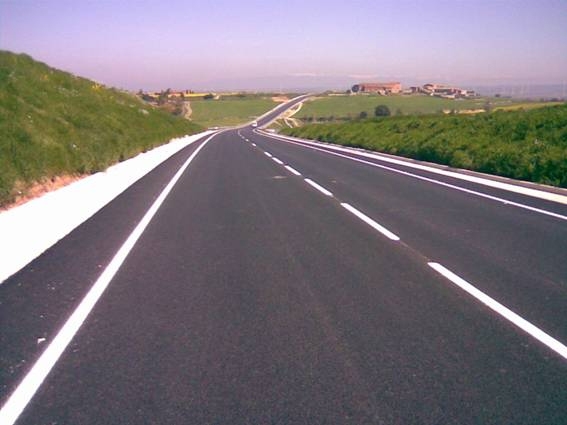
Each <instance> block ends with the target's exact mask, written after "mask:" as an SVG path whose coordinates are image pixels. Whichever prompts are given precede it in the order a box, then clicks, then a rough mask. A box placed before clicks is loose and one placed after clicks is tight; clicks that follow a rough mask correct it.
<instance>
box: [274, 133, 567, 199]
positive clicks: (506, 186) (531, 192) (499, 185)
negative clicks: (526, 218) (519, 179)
mask: <svg viewBox="0 0 567 425" xmlns="http://www.w3.org/2000/svg"><path fill="white" fill-rule="evenodd" d="M264 135H265V136H268V135H267V134H264ZM268 137H269V136H268ZM272 137H274V138H281V139H285V140H287V141H290V142H293V141H296V142H297V141H300V142H301V143H305V144H308V145H311V146H321V144H319V143H316V142H312V141H309V140H304V139H296V138H292V137H288V136H282V135H278V136H272ZM325 147H327V148H328V149H333V150H336V151H339V152H348V153H351V154H355V155H359V156H364V157H366V158H373V159H377V160H379V161H383V162H389V163H391V164H397V165H402V166H404V167H409V168H415V169H418V170H423V171H427V172H430V173H434V174H441V175H444V176H449V177H453V178H456V179H459V180H465V181H469V182H472V183H477V184H481V185H483V186H489V187H494V188H496V189H502V190H506V191H508V192H514V193H520V194H522V195H526V196H531V197H534V198H539V199H545V200H548V201H552V202H558V203H561V204H567V196H565V195H561V194H558V193H551V192H547V191H544V190H539V189H532V188H529V187H523V186H518V185H515V184H512V183H505V182H500V181H496V180H491V179H487V178H484V177H477V176H471V175H468V174H462V173H457V172H455V171H447V170H443V169H439V168H435V167H431V166H428V165H422V164H416V163H413V162H409V161H408V160H402V159H396V158H391V157H389V156H386V155H380V154H379V153H370V152H364V151H362V150H358V149H356V150H355V149H353V148H345V147H341V146H325Z"/></svg>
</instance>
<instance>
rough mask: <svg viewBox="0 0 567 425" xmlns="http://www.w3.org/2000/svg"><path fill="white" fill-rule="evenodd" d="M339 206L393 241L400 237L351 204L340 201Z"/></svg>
mask: <svg viewBox="0 0 567 425" xmlns="http://www.w3.org/2000/svg"><path fill="white" fill-rule="evenodd" d="M341 206H342V207H343V208H345V209H346V210H347V211H349V212H351V213H352V214H354V215H355V216H356V217H358V218H359V219H361V220H362V221H364V222H365V223H366V224H368V225H369V226H370V227H372V228H374V229H375V230H377V231H379V232H380V233H382V234H383V235H384V236H386V237H387V238H388V239H390V240H393V241H399V240H400V238H399V236H398V235H396V234H394V233H392V232H390V231H389V230H388V229H386V228H385V227H384V226H382V225H380V224H378V223H377V222H375V221H374V220H372V219H371V218H370V217H368V216H367V215H366V214H364V213H363V212H361V211H359V210H357V209H356V208H354V207H353V206H352V205H349V204H346V203H344V202H343V203H341Z"/></svg>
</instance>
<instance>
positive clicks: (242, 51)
mask: <svg viewBox="0 0 567 425" xmlns="http://www.w3.org/2000/svg"><path fill="white" fill-rule="evenodd" d="M0 49H4V50H10V51H14V52H24V53H27V54H30V55H31V56H33V57H34V58H36V59H38V60H41V61H44V62H46V63H48V64H49V65H52V66H55V67H57V68H61V69H64V70H67V71H71V72H73V73H75V74H78V75H82V76H85V77H88V78H92V79H95V80H98V81H101V82H103V83H105V84H108V85H113V86H117V87H122V88H127V89H132V90H135V89H138V88H143V89H159V88H164V87H172V88H180V89H184V88H194V89H228V88H234V89H265V88H271V89H277V88H282V89H286V88H287V89H289V88H298V87H302V86H305V87H329V88H333V87H335V88H340V87H342V86H346V87H348V86H349V85H350V84H352V83H355V82H358V81H363V80H399V81H402V83H404V84H405V85H408V84H416V83H424V82H427V81H439V82H451V83H456V84H474V85H482V84H506V83H508V84H538V83H550V82H551V83H559V84H563V83H564V82H565V80H567V1H566V0H555V1H548V0H539V1H532V0H530V1H527V0H516V1H511V0H510V1H484V0H478V1H472V0H462V1H457V0H453V1H433V0H431V1H426V0H421V1H378V0H374V1H372V0H362V1H344V0H342V1H337V0H326V1H309V0H303V1H296V0H287V1H280V2H270V1H226V0H221V1H214V0H212V1H203V0H199V1H180V0H172V1H167V0H162V1H142V0H140V1H134V0H122V1H118V0H116V1H104V0H99V1H85V0H74V1H56V0H43V1H40V0H33V1H32V0H17V1H6V0H0ZM346 87H345V88H346Z"/></svg>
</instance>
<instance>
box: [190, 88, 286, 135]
mask: <svg viewBox="0 0 567 425" xmlns="http://www.w3.org/2000/svg"><path fill="white" fill-rule="evenodd" d="M277 105H278V103H277V102H274V101H273V100H272V98H271V96H268V95H267V96H256V95H243V96H238V95H236V96H223V97H222V98H221V99H219V100H213V99H211V100H192V101H191V110H192V113H191V120H193V121H194V122H196V123H199V124H200V125H202V126H204V127H212V126H231V125H239V124H244V123H246V122H248V121H252V120H253V119H255V118H257V117H259V116H260V115H262V114H264V113H266V112H268V111H269V110H270V109H273V108H275V107H276V106H277Z"/></svg>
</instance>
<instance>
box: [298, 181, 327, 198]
mask: <svg viewBox="0 0 567 425" xmlns="http://www.w3.org/2000/svg"><path fill="white" fill-rule="evenodd" d="M305 181H306V182H307V183H308V184H310V185H311V186H313V187H314V188H315V189H317V190H318V191H319V192H321V193H322V194H323V195H327V196H333V194H332V193H331V192H329V191H328V190H327V189H325V188H324V187H323V186H320V185H318V184H317V183H315V182H314V181H313V180H311V179H305Z"/></svg>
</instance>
